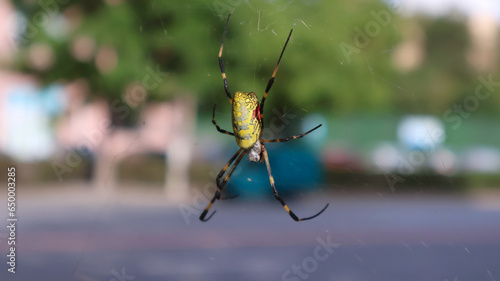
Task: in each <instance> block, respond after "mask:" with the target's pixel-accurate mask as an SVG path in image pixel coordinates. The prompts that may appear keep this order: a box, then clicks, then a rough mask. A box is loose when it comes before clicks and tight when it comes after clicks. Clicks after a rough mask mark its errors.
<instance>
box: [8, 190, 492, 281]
mask: <svg viewBox="0 0 500 281" xmlns="http://www.w3.org/2000/svg"><path fill="white" fill-rule="evenodd" d="M150 197H151V196H150ZM155 197H158V196H155ZM58 198H59V199H57V200H55V201H57V202H54V203H53V204H49V203H48V200H47V199H45V198H43V196H42V197H39V198H36V196H35V198H31V199H26V200H25V201H23V200H20V205H19V211H18V218H19V222H18V223H19V224H18V230H17V239H18V246H17V247H18V248H17V261H18V262H17V273H16V274H10V273H8V272H7V266H6V265H5V261H6V256H5V255H6V249H7V248H6V242H5V241H6V240H5V235H4V236H2V237H0V239H1V243H0V249H2V258H1V260H3V262H2V263H3V264H4V266H3V270H2V271H1V272H0V280H30V281H31V280H33V281H35V280H36V281H43V280H53V281H59V280H99V281H127V280H134V281H142V280H147V281H153V280H294V281H297V280H345V281H358V280H372V281H379V280H380V281H382V280H408V281H424V280H425V281H431V280H436V281H444V280H448V281H455V280H457V281H461V280H471V281H483V280H484V281H492V280H500V201H499V200H498V198H496V199H495V198H491V197H489V196H486V201H484V200H482V199H481V200H478V199H471V198H468V197H457V196H443V195H440V196H432V195H427V196H422V195H395V194H386V195H381V194H374V195H371V196H366V195H363V196H345V195H344V196H330V197H323V198H315V199H310V198H309V199H308V198H302V199H300V198H295V200H292V199H289V200H288V201H289V206H290V207H291V208H292V210H294V211H295V212H296V213H297V214H298V215H299V216H309V215H311V214H313V213H314V212H316V211H317V210H319V209H321V208H322V206H323V204H324V203H325V202H329V203H330V207H329V208H328V209H327V210H326V211H325V213H324V214H322V215H321V216H319V217H318V218H316V219H314V220H311V221H306V222H301V223H296V222H294V221H292V220H291V219H290V217H289V216H288V215H287V214H286V212H285V211H284V210H283V208H282V207H281V205H280V204H279V203H278V202H275V201H272V200H270V201H269V202H258V203H256V202H254V203H252V202H244V201H243V200H239V199H235V200H230V201H218V202H216V204H215V206H214V207H215V208H214V209H217V213H216V214H215V216H214V217H213V218H212V220H211V221H209V222H206V223H202V222H199V221H198V219H197V215H198V213H197V214H193V215H189V216H187V218H188V220H189V223H187V222H188V221H187V220H186V217H183V215H182V212H181V211H180V210H179V208H178V207H175V206H169V205H162V204H158V203H154V204H149V203H148V202H147V200H146V199H145V198H147V197H140V198H137V200H135V203H133V204H131V203H124V202H118V201H113V200H108V201H104V202H101V203H96V204H87V203H88V202H87V201H85V202H87V203H85V202H83V203H82V202H79V201H78V200H77V199H75V198H73V197H72V198H68V199H64V198H65V197H64V196H59V197H58ZM61 198H62V199H61ZM76 198H78V196H77V197H76ZM49 201H50V200H49ZM73 201H75V202H73ZM132 201H134V200H132ZM155 202H161V199H160V200H158V198H157V200H156V201H155ZM187 206H189V205H187ZM191 207H193V206H191ZM0 233H6V231H5V232H4V231H2V232H0ZM4 253H5V254H4Z"/></svg>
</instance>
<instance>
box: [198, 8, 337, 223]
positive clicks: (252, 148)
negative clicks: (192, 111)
mask: <svg viewBox="0 0 500 281" xmlns="http://www.w3.org/2000/svg"><path fill="white" fill-rule="evenodd" d="M230 17H231V14H229V15H228V16H227V21H226V26H225V27H224V33H223V35H222V44H221V46H220V50H219V66H220V70H221V73H222V79H223V80H224V90H225V92H226V94H227V97H228V98H229V102H230V103H231V108H232V109H231V111H232V114H231V117H232V118H231V119H232V125H233V132H234V133H232V132H228V131H226V130H223V129H221V128H220V127H219V126H218V125H217V123H216V122H215V118H214V117H215V104H214V108H213V111H212V123H213V124H214V126H215V128H217V131H218V132H220V133H223V134H226V135H230V136H234V137H235V139H236V143H237V144H238V146H239V147H240V148H239V149H238V151H237V152H236V153H235V154H234V155H233V157H231V159H229V161H228V162H227V164H226V166H224V168H222V170H221V171H220V172H219V174H218V175H217V178H216V180H215V182H216V183H217V190H216V191H215V194H214V197H213V198H212V200H210V203H209V204H208V206H207V207H206V208H205V210H204V211H203V212H202V213H201V215H200V220H201V221H208V220H210V219H211V218H212V216H213V215H214V214H215V212H216V211H214V212H213V213H212V214H211V215H210V216H209V217H208V218H205V217H206V215H207V213H208V210H209V209H210V207H212V204H213V203H214V202H215V200H217V199H221V197H220V196H221V192H222V190H223V189H224V187H225V186H226V184H227V182H228V180H229V178H230V177H231V174H232V173H233V171H234V169H235V168H236V166H238V164H239V163H240V161H241V159H243V157H244V156H245V154H248V160H250V161H251V162H259V161H260V162H261V163H262V161H263V160H265V161H266V167H267V172H268V174H269V181H270V183H271V187H272V188H273V192H274V197H275V198H276V199H277V200H278V201H280V203H281V205H283V207H284V208H285V210H286V211H287V212H288V214H289V215H290V217H292V219H293V220H294V221H305V220H310V219H313V218H315V217H317V216H319V215H320V214H321V213H323V212H324V211H325V209H326V208H327V207H328V205H329V204H326V206H325V207H323V209H321V211H319V212H318V213H316V214H315V215H313V216H310V217H305V218H298V217H297V216H296V215H295V214H294V213H293V212H292V211H291V210H290V208H288V206H287V205H286V203H285V201H283V199H281V197H280V196H279V194H278V190H276V186H275V185H274V178H273V175H272V173H271V166H270V165H269V157H268V155H267V151H266V146H265V145H264V143H266V142H286V141H289V140H294V139H297V138H301V137H303V136H305V135H307V134H309V133H311V132H312V131H314V130H316V129H318V128H319V127H321V124H319V125H318V126H316V127H314V128H313V129H311V130H310V131H308V132H306V133H303V134H300V135H295V136H291V137H287V138H282V139H273V140H266V139H262V129H263V127H264V124H263V123H264V102H265V101H266V98H267V94H268V92H269V90H270V89H271V86H272V85H273V82H274V77H275V76H276V72H277V71H278V67H279V65H280V61H281V57H282V56H283V53H284V52H285V48H286V45H287V44H288V41H289V40H290V36H291V35H292V31H293V29H292V30H290V34H289V35H288V38H287V39H286V42H285V46H284V47H283V50H282V51H281V55H280V57H279V59H278V63H277V64H276V68H275V69H274V72H273V75H272V76H271V79H269V82H268V83H267V87H266V91H265V92H264V96H263V97H262V101H261V103H260V105H259V100H258V99H257V96H256V95H255V93H254V92H250V93H245V92H236V93H235V94H234V97H233V96H232V95H231V92H230V91H229V88H228V85H227V78H226V73H225V72H224V64H223V63H222V49H223V48H224V39H225V38H226V33H227V26H228V23H229V18H230ZM235 159H236V162H235V163H234V165H233V166H232V167H231V169H230V170H229V172H228V173H227V175H226V177H225V178H224V180H223V181H222V182H220V180H221V178H222V176H223V175H224V173H225V172H226V171H227V169H228V168H229V166H231V164H232V163H233V162H234V161H235Z"/></svg>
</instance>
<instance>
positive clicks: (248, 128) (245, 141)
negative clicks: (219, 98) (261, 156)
mask: <svg viewBox="0 0 500 281" xmlns="http://www.w3.org/2000/svg"><path fill="white" fill-rule="evenodd" d="M259 108H260V107H259V100H258V99H257V96H256V95H255V93H253V92H250V93H244V92H236V93H235V94H234V97H233V103H232V114H231V115H232V116H231V117H232V118H231V119H232V123H233V132H234V137H235V138H236V143H237V144H238V146H239V147H241V148H243V149H250V148H252V147H253V146H254V144H255V143H256V142H257V141H258V140H259V138H260V134H261V131H262V123H261V119H260V111H259Z"/></svg>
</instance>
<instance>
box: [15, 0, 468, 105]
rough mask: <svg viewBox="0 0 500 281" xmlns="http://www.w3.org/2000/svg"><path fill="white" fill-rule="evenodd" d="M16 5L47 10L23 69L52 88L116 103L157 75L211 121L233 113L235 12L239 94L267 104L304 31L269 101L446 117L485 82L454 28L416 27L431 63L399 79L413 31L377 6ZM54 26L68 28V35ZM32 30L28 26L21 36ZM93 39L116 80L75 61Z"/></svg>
mask: <svg viewBox="0 0 500 281" xmlns="http://www.w3.org/2000/svg"><path fill="white" fill-rule="evenodd" d="M41 3H44V4H41ZM47 3H55V4H54V6H55V7H56V8H54V9H55V11H57V13H52V12H47V9H46V8H45V9H44V7H45V6H47ZM15 5H16V7H17V9H18V10H19V11H20V12H21V13H22V14H23V16H24V17H25V19H27V21H28V22H29V23H33V22H35V21H36V20H35V19H36V17H37V15H39V14H40V13H44V11H45V13H46V14H47V17H48V19H47V22H45V23H41V24H38V26H36V27H37V28H38V32H36V34H35V35H33V36H30V37H29V38H28V39H27V40H24V41H23V42H22V44H21V50H20V51H19V52H18V65H17V66H18V68H19V69H21V70H23V71H25V72H29V73H34V74H36V75H37V76H39V77H40V78H41V79H42V81H44V82H45V83H52V82H54V81H70V80H72V79H77V78H84V79H86V80H87V81H88V82H89V84H90V85H91V89H92V92H93V94H94V95H98V96H102V97H105V98H106V99H108V100H110V101H111V100H113V99H117V98H120V97H121V96H122V95H123V92H124V90H125V87H126V86H127V85H129V84H130V83H132V82H134V81H142V80H143V79H144V77H145V76H146V75H147V73H148V72H147V69H158V70H160V71H161V72H164V73H167V74H168V76H167V77H166V78H165V79H163V80H162V81H161V83H160V84H159V85H158V86H157V87H154V88H152V89H148V100H150V101H154V100H168V99H170V98H171V97H173V96H177V95H185V94H193V95H195V96H196V97H197V99H198V100H199V105H200V109H201V110H202V111H204V112H209V111H210V110H211V107H212V104H213V103H214V102H215V103H223V102H227V101H226V98H225V94H224V91H223V84H222V79H221V77H220V71H219V68H218V62H217V53H218V50H219V47H220V40H221V37H222V32H223V30H224V24H225V20H226V17H227V14H228V13H229V12H232V13H233V15H232V17H231V20H230V23H229V31H228V34H227V39H226V43H225V48H224V54H223V59H224V63H225V66H226V73H227V76H228V79H229V87H230V90H231V91H233V92H235V91H237V90H240V91H254V92H256V93H257V95H259V96H261V95H262V94H263V92H264V89H265V86H266V84H267V81H268V79H269V77H270V75H271V73H272V71H273V69H274V67H275V64H276V60H277V58H278V56H279V53H280V51H281V49H282V47H283V44H284V42H285V39H286V37H287V35H288V32H289V30H290V29H291V28H293V29H294V32H293V35H292V38H291V41H290V44H289V45H288V48H287V50H286V52H285V55H284V57H283V60H282V64H281V65H280V70H279V72H278V75H277V78H276V81H275V84H274V86H273V90H272V92H271V94H272V95H273V96H274V97H279V98H273V99H270V100H269V103H270V104H271V105H272V104H273V103H276V102H279V103H280V104H282V103H283V102H285V101H286V102H287V103H288V104H292V105H296V106H297V107H305V110H307V108H314V110H323V111H325V112H330V113H331V112H333V113H335V114H346V113H357V112H358V113H359V112H372V113H373V112H384V113H397V112H401V111H404V112H419V113H437V112H442V110H443V109H445V108H447V107H448V106H450V104H451V103H453V102H454V101H455V100H456V99H458V98H459V97H460V96H461V95H462V94H463V93H464V91H468V90H471V89H473V85H474V83H475V82H474V79H475V77H476V76H477V75H476V74H474V73H473V72H471V71H470V70H468V67H467V65H466V62H465V60H464V52H465V49H466V47H467V38H466V36H467V34H466V32H465V29H464V24H463V23H462V22H459V23H456V22H450V21H449V20H446V19H439V20H430V19H419V18H415V19H406V20H405V21H416V22H417V23H419V24H421V25H422V26H423V28H424V30H425V33H426V35H427V36H426V39H427V41H426V43H425V44H426V46H425V49H426V55H427V56H426V58H425V61H424V63H423V64H422V66H420V67H419V68H418V69H417V70H414V71H412V72H409V73H404V74H403V73H399V72H398V70H396V69H395V68H394V66H393V65H392V62H391V56H392V54H393V51H394V49H395V48H396V46H397V45H398V44H399V43H400V42H401V40H402V39H401V38H402V36H401V34H400V33H401V24H402V22H403V21H402V20H401V18H400V16H399V15H398V13H397V12H396V11H397V10H396V9H393V8H392V7H389V6H387V5H385V4H383V3H381V2H377V1H263V0H259V1H244V0H231V1H225V0H215V1H202V0H194V1H189V2H188V1H163V0H144V1H139V0H136V1H121V0H107V1H98V0H91V1H89V0H86V1H83V0H74V1H66V0H59V2H58V1H56V0H45V1H39V2H37V1H27V0H19V1H15ZM59 18H63V19H64V20H61V21H57V19H59ZM54 21H55V22H59V24H60V25H63V26H64V28H63V31H62V32H59V34H57V35H54V29H55V30H57V28H56V27H57V24H56V26H54V24H53V23H54ZM30 31H31V30H30V28H29V25H28V28H27V29H26V30H25V33H24V35H21V36H25V37H26V34H27V33H29V32H30ZM82 36H83V37H89V38H92V39H93V40H95V45H96V46H95V48H96V50H99V48H101V47H103V46H108V47H111V48H112V49H114V50H116V53H117V55H118V60H117V64H116V67H115V68H114V69H113V70H112V71H110V72H109V73H103V72H102V71H100V70H99V69H98V68H97V67H96V64H95V58H92V59H90V60H88V61H81V60H78V59H76V58H75V57H74V56H73V55H72V53H71V51H70V50H71V48H72V44H74V42H75V40H77V39H78V38H81V37H82ZM21 38H23V37H21ZM37 44H47V45H48V46H50V48H51V49H52V51H53V52H54V54H55V61H54V63H53V64H52V65H51V66H50V68H48V69H45V70H37V69H35V68H32V67H31V66H30V63H29V59H28V57H29V56H27V52H28V51H29V49H30V48H32V47H33V46H34V45H37ZM96 52H97V51H96ZM436 81H438V82H436ZM438 86H439V87H438Z"/></svg>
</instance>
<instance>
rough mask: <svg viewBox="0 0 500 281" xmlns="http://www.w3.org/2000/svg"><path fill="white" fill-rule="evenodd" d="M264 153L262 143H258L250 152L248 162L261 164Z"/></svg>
mask: <svg viewBox="0 0 500 281" xmlns="http://www.w3.org/2000/svg"><path fill="white" fill-rule="evenodd" d="M261 152H262V148H261V146H260V141H257V142H256V143H255V144H254V145H253V146H252V148H250V150H249V151H248V154H247V156H248V160H250V162H259V161H260V154H261Z"/></svg>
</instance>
